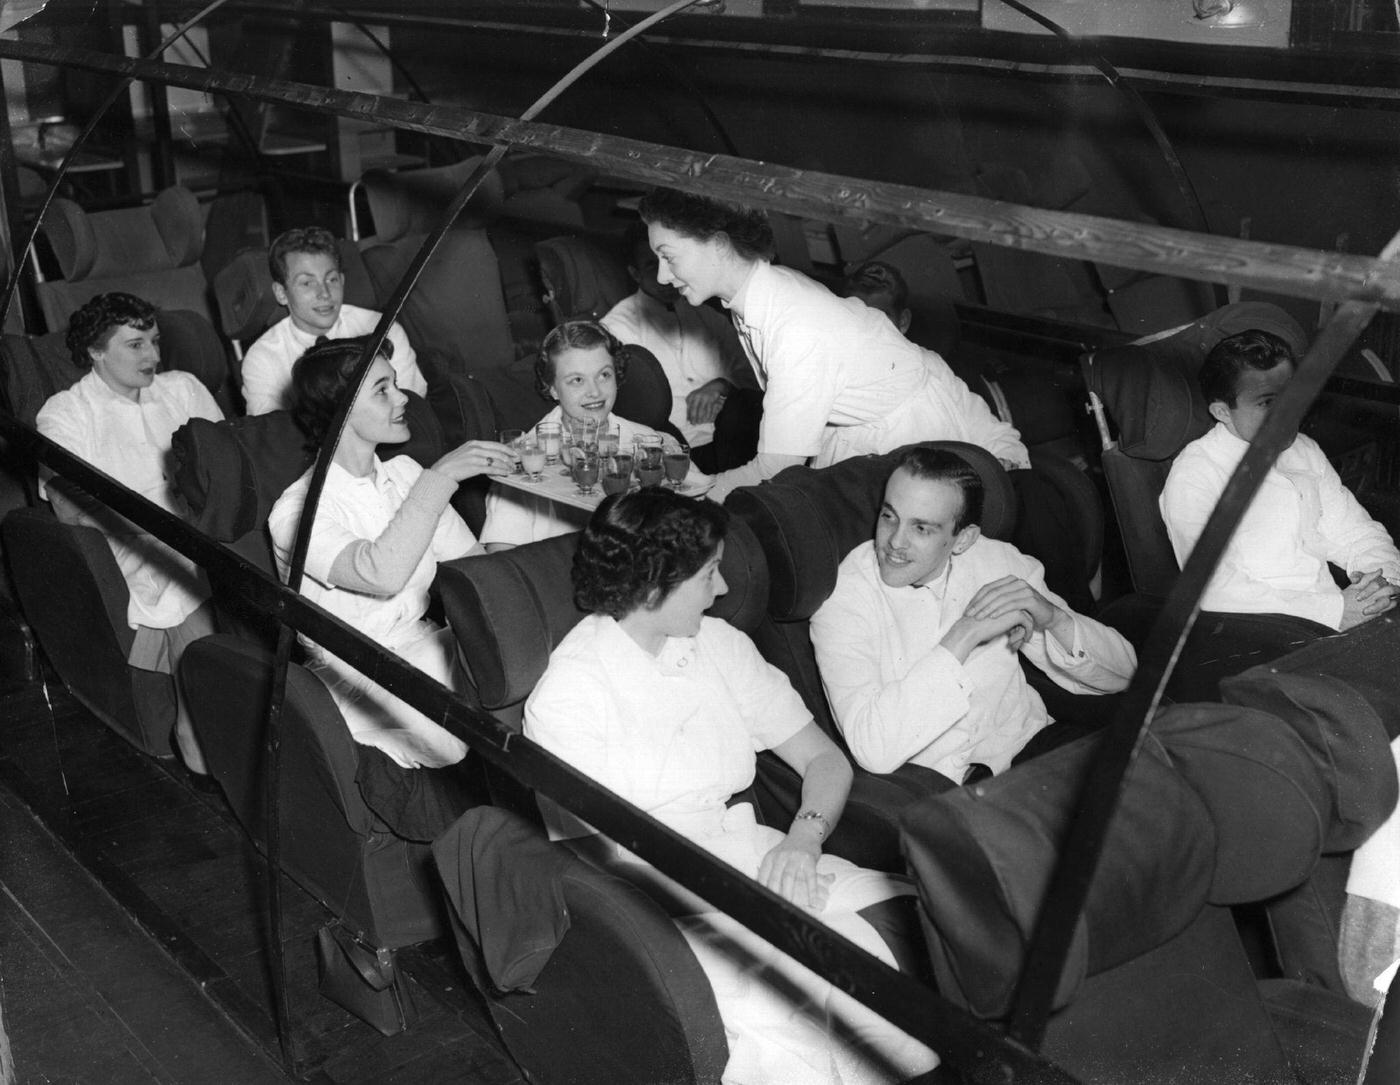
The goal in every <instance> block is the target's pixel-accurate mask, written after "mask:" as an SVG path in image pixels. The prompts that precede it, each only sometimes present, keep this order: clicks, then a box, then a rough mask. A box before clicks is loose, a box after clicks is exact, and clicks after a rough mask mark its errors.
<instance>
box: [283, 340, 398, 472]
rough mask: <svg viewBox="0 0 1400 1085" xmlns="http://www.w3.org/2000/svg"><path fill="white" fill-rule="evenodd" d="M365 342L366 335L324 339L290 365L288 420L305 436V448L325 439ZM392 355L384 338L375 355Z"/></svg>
mask: <svg viewBox="0 0 1400 1085" xmlns="http://www.w3.org/2000/svg"><path fill="white" fill-rule="evenodd" d="M367 342H369V336H367V335H356V336H353V337H351V338H349V339H327V340H325V341H324V342H321V343H317V344H315V345H314V346H311V347H308V348H307V350H306V353H304V354H303V355H302V356H301V357H300V358H298V359H297V360H296V364H295V365H293V366H292V393H293V400H292V421H294V422H295V423H296V424H297V429H299V430H301V432H302V433H303V434H305V435H306V447H307V448H308V449H311V450H313V451H314V450H315V449H317V448H320V447H321V442H322V441H323V440H325V437H326V431H327V430H328V429H330V426H331V419H333V418H334V417H335V412H336V408H337V407H338V406H339V405H340V401H341V399H342V397H344V395H345V389H346V388H347V387H348V386H349V384H350V378H351V376H352V375H353V374H354V372H355V363H356V362H358V361H359V360H360V352H361V351H363V350H364V349H365V344H366V343H367ZM393 355H394V345H393V344H392V343H391V342H389V340H387V339H385V340H384V342H383V343H381V344H380V346H379V357H381V358H392V357H393Z"/></svg>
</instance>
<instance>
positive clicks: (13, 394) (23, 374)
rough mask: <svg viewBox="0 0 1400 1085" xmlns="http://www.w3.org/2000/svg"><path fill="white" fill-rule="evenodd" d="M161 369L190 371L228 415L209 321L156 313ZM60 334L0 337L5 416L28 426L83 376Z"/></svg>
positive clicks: (223, 365) (220, 354)
mask: <svg viewBox="0 0 1400 1085" xmlns="http://www.w3.org/2000/svg"><path fill="white" fill-rule="evenodd" d="M156 326H157V328H159V329H160V350H161V366H162V368H164V369H183V370H184V371H185V372H187V373H193V374H194V375H195V376H196V377H198V378H199V380H200V383H201V384H203V385H204V386H205V387H206V388H208V389H209V394H210V395H212V396H213V397H214V399H215V400H216V401H217V402H218V404H219V406H220V408H222V409H223V411H224V413H225V414H229V413H232V412H231V407H232V401H231V399H230V391H231V389H230V385H229V371H228V355H227V353H226V351H225V348H224V344H223V341H222V340H221V339H220V338H219V334H218V332H216V331H215V330H214V328H213V326H212V325H211V324H210V323H209V321H208V320H206V319H205V318H203V317H202V316H200V315H199V314H198V313H193V312H186V311H182V310H178V309H160V310H157V311H156ZM64 334H65V332H64V331H57V332H49V333H48V334H46V335H6V336H3V337H0V391H3V399H4V402H5V404H6V405H7V406H8V408H9V410H10V412H11V413H12V414H13V415H14V416H15V417H16V418H18V419H19V420H20V421H21V422H23V423H24V424H25V425H27V426H32V425H34V419H35V418H36V417H37V416H38V414H39V409H40V408H41V407H42V406H43V405H44V403H45V402H46V401H47V400H48V399H49V397H50V396H53V395H56V394H57V393H59V392H62V391H65V390H66V389H68V388H71V387H72V386H73V385H74V384H75V383H77V381H78V380H80V379H81V378H82V377H83V375H84V374H85V373H86V372H87V370H85V369H79V368H78V367H77V366H76V365H74V364H73V357H72V355H71V354H69V353H68V345H67V343H65V342H64Z"/></svg>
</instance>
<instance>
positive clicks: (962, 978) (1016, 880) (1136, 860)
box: [900, 736, 1215, 1018]
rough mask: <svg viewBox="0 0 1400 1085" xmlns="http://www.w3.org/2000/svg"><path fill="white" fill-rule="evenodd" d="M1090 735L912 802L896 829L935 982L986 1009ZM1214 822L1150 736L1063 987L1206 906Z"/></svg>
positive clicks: (1180, 925) (1006, 985) (1025, 917)
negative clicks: (917, 903) (920, 909)
mask: <svg viewBox="0 0 1400 1085" xmlns="http://www.w3.org/2000/svg"><path fill="white" fill-rule="evenodd" d="M1097 743H1098V738H1097V736H1091V737H1090V738H1087V739H1081V740H1079V741H1078V742H1074V743H1071V744H1070V745H1068V746H1063V747H1061V748H1060V749H1058V750H1053V751H1051V752H1050V753H1048V754H1045V755H1044V756H1041V757H1037V758H1035V759H1033V760H1030V761H1027V762H1025V763H1024V764H1021V765H1018V766H1016V767H1014V768H1012V769H1011V770H1010V771H1008V772H1006V773H1004V774H1002V775H1000V776H997V777H994V778H993V779H990V780H987V781H984V782H982V783H979V784H975V785H972V786H969V787H960V788H956V789H954V790H952V791H947V792H944V793H943V794H941V795H937V796H934V797H932V798H928V799H924V800H920V801H919V802H916V803H914V804H913V805H911V806H909V807H906V808H905V811H904V813H903V816H902V817H901V819H900V824H901V832H900V841H901V845H902V847H903V849H904V854H905V857H906V859H907V860H908V862H909V868H910V871H911V873H912V874H913V876H914V880H915V882H916V884H917V886H918V890H919V898H920V900H921V901H922V903H923V906H924V913H923V914H924V930H925V934H926V935H927V943H928V949H929V956H930V958H931V960H932V963H933V970H934V974H935V976H936V977H937V981H938V990H939V992H940V993H941V994H943V995H944V996H946V997H948V998H950V999H953V1000H954V1001H956V1002H960V1003H961V1004H962V1005H965V1006H966V1007H967V1008H968V1009H970V1010H971V1011H972V1012H973V1013H975V1014H977V1015H978V1016H981V1017H987V1018H999V1017H1004V1016H1005V1015H1006V1014H1007V1012H1008V1011H1009V1009H1010V1005H1011V999H1012V995H1013V993H1014V991H1015V989H1016V984H1017V982H1018V980H1019V978H1020V975H1021V971H1022V967H1023V965H1024V963H1025V954H1026V948H1027V946H1028V944H1029V942H1030V938H1031V935H1032V933H1033V932H1034V929H1035V924H1036V921H1037V919H1038V916H1039V913H1040V907H1041V902H1042V901H1043V899H1044V897H1045V892H1046V889H1047V887H1048V886H1049V883H1050V876H1051V874H1052V872H1053V871H1054V868H1055V865H1056V863H1057V862H1058V861H1059V856H1060V847H1061V841H1062V840H1063V839H1064V835H1065V833H1066V831H1067V829H1068V827H1069V822H1070V818H1071V816H1072V815H1073V813H1074V809H1075V806H1076V803H1077V800H1078V795H1079V790H1080V785H1081V782H1082V780H1083V779H1084V774H1085V772H1086V770H1087V767H1088V764H1089V761H1090V758H1091V757H1092V756H1093V754H1094V752H1095V751H1096V749H1097ZM1214 850H1215V830H1214V827H1213V825H1212V823H1211V819H1210V815H1209V812H1208V811H1207V809H1206V807H1205V805H1204V804H1203V803H1202V802H1201V800H1200V798H1199V797H1198V796H1197V794H1196V792H1195V791H1194V790H1193V789H1192V788H1191V787H1190V786H1189V785H1188V784H1187V783H1186V782H1185V781H1184V780H1183V779H1182V778H1181V776H1180V775H1179V774H1178V773H1176V772H1175V771H1174V770H1173V769H1172V768H1171V767H1170V764H1169V763H1168V759H1167V755H1166V754H1165V752H1164V751H1163V750H1162V748H1161V746H1160V745H1158V744H1157V742H1156V740H1155V739H1154V738H1152V737H1151V736H1149V737H1148V739H1147V740H1146V742H1145V743H1144V745H1143V748H1142V751H1141V753H1140V754H1139V756H1138V758H1137V761H1136V762H1135V764H1134V765H1133V768H1132V772H1131V775H1130V776H1129V778H1128V783H1127V786H1126V788H1125V789H1124V792H1123V795H1122V798H1121V801H1120V804H1119V808H1118V812H1117V814H1116V815H1115V817H1114V821H1113V823H1112V826H1111V827H1110V830H1109V834H1108V838H1107V841H1106V843H1105V846H1104V849H1103V852H1102V855H1101V857H1100V860H1099V867H1098V871H1097V873H1096V875H1095V877H1094V881H1093V884H1092V886H1091V887H1090V890H1089V895H1088V899H1087V901H1086V902H1085V906H1084V910H1083V912H1082V914H1081V915H1080V918H1079V922H1078V925H1077V927H1076V930H1075V934H1074V939H1073V942H1072V944H1071V948H1070V953H1069V957H1068V959H1067V961H1066V964H1065V970H1064V974H1063V975H1062V976H1061V978H1060V984H1059V988H1058V989H1057V991H1056V994H1055V1000H1054V1001H1055V1005H1056V1007H1060V1006H1064V1005H1067V1004H1068V1003H1069V1002H1070V1001H1072V1000H1073V998H1074V996H1075V994H1076V992H1077V991H1078V989H1079V987H1080V985H1081V984H1082V983H1083V981H1084V979H1085V978H1086V977H1088V976H1092V975H1095V974H1096V973H1098V972H1102V971H1104V970H1106V969H1109V968H1112V967H1114V966H1115V965H1118V964H1121V963H1123V962H1125V961H1128V960H1131V959H1133V958H1134V957H1136V956H1138V955H1140V954H1142V953H1145V952H1147V951H1149V950H1151V949H1153V948H1155V947H1156V946H1158V945H1161V944H1162V943H1163V942H1166V941H1167V940H1168V939H1170V938H1172V937H1174V936H1175V935H1176V934H1178V933H1180V932H1181V931H1182V930H1184V929H1185V928H1186V926H1187V925H1188V924H1189V923H1190V922H1191V921H1192V920H1193V919H1194V918H1195V917H1196V915H1197V914H1198V913H1199V912H1200V910H1201V908H1202V907H1203V906H1204V904H1205V900H1206V891H1207V888H1208V887H1209V885H1210V881H1211V876H1212V866H1213V862H1214Z"/></svg>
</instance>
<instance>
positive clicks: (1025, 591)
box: [963, 576, 1069, 632]
mask: <svg viewBox="0 0 1400 1085" xmlns="http://www.w3.org/2000/svg"><path fill="white" fill-rule="evenodd" d="M1013 610H1021V611H1025V613H1026V614H1027V615H1029V616H1030V619H1031V621H1032V622H1034V623H1035V631H1036V632H1040V631H1042V630H1045V629H1048V628H1050V626H1052V625H1054V624H1056V623H1057V622H1060V621H1063V620H1065V619H1067V618H1068V617H1069V615H1067V614H1066V613H1065V612H1064V611H1062V610H1060V609H1059V608H1058V607H1056V606H1054V605H1053V604H1052V603H1051V602H1050V600H1049V599H1047V598H1045V596H1043V595H1041V594H1040V592H1038V591H1036V590H1035V589H1034V588H1033V587H1031V586H1030V585H1029V584H1028V583H1026V582H1025V581H1024V580H1022V579H1021V578H1020V577H1018V576H1004V577H1002V578H1001V579H1000V580H993V581H990V582H989V583H986V584H983V585H982V586H981V587H980V588H978V589H977V594H976V595H974V596H973V597H972V598H971V599H970V600H968V604H967V609H966V610H965V611H964V612H963V613H964V614H966V615H970V616H971V617H973V618H996V617H999V616H1000V615H1002V614H1005V613H1007V612H1008V611H1013Z"/></svg>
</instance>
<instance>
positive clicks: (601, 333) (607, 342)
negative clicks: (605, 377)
mask: <svg viewBox="0 0 1400 1085" xmlns="http://www.w3.org/2000/svg"><path fill="white" fill-rule="evenodd" d="M594 347H602V348H604V349H605V350H606V351H607V352H608V353H609V354H610V355H611V356H612V360H613V374H614V375H615V376H616V377H617V384H618V387H619V388H620V387H622V382H623V381H624V380H626V379H627V351H626V350H624V349H623V347H622V343H621V342H620V341H619V340H618V338H617V336H615V335H613V333H612V332H610V331H608V329H607V328H605V327H603V325H601V324H599V323H598V322H597V321H596V320H566V321H564V323H562V324H559V325H556V326H555V328H554V330H553V331H551V332H550V333H549V334H548V335H546V336H545V337H544V342H543V343H541V344H540V356H539V357H538V358H536V359H535V391H537V392H539V394H540V395H542V396H544V397H545V399H548V398H549V390H550V388H551V387H553V385H554V376H555V373H554V363H555V362H556V361H557V360H558V359H559V355H561V354H563V353H564V351H566V350H592V349H593V348H594Z"/></svg>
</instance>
